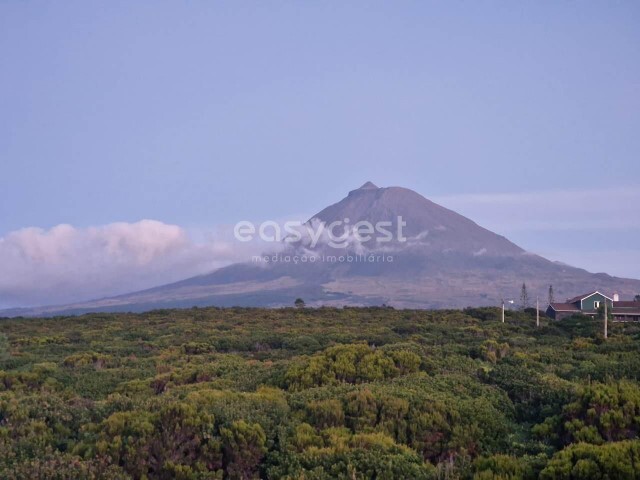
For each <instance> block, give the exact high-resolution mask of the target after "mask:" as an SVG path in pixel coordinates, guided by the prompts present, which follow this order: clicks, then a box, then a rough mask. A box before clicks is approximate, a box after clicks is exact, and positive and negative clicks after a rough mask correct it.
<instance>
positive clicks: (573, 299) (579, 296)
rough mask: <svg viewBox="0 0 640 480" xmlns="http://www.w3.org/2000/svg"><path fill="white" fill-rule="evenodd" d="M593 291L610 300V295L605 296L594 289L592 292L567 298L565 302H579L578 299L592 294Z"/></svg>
mask: <svg viewBox="0 0 640 480" xmlns="http://www.w3.org/2000/svg"><path fill="white" fill-rule="evenodd" d="M594 293H599V294H600V295H602V296H603V297H606V298H608V299H609V300H611V297H607V296H606V295H605V294H604V293H602V292H599V291H598V290H594V291H593V292H589V293H585V294H584V295H578V296H577V297H573V298H570V299H569V300H567V303H574V302H579V301H580V300H583V299H585V298H587V297H590V296H591V295H593V294H594Z"/></svg>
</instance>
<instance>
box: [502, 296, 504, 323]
mask: <svg viewBox="0 0 640 480" xmlns="http://www.w3.org/2000/svg"><path fill="white" fill-rule="evenodd" d="M502 323H504V298H503V299H502Z"/></svg>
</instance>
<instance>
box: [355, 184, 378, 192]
mask: <svg viewBox="0 0 640 480" xmlns="http://www.w3.org/2000/svg"><path fill="white" fill-rule="evenodd" d="M377 188H378V187H377V185H375V184H374V183H373V182H366V183H365V184H364V185H362V186H361V187H360V188H359V189H358V190H373V189H377Z"/></svg>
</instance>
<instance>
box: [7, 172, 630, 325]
mask: <svg viewBox="0 0 640 480" xmlns="http://www.w3.org/2000/svg"><path fill="white" fill-rule="evenodd" d="M333 222H336V224H337V225H338V228H336V232H337V235H338V236H339V235H340V233H344V234H345V237H344V238H347V239H349V243H348V245H346V247H345V248H337V247H335V246H332V245H331V243H330V242H329V243H328V242H327V241H326V238H324V239H323V240H322V241H321V242H319V243H318V244H317V245H311V244H310V243H309V241H308V238H306V237H305V238H303V239H302V240H300V241H298V242H294V243H292V244H290V245H288V246H287V247H286V248H285V249H284V250H283V251H282V252H281V255H280V258H284V257H286V256H290V257H293V256H298V257H300V258H301V257H303V256H306V257H308V258H310V257H311V256H314V257H316V258H318V259H319V260H318V261H316V262H306V263H302V262H298V263H293V262H286V261H277V262H271V263H252V262H247V263H241V264H234V265H230V266H227V267H224V268H221V269H219V270H216V271H214V272H212V273H210V274H207V275H201V276H197V277H193V278H188V279H185V280H182V281H180V282H176V283H173V284H169V285H163V286H159V287H155V288H152V289H148V290H144V291H141V292H135V293H131V294H127V295H121V296H118V297H113V298H107V299H102V300H96V301H90V302H83V303H77V304H73V305H66V306H57V307H42V308H37V309H21V310H12V311H8V312H7V311H5V312H4V313H3V312H0V314H3V315H21V314H22V315H52V314H60V313H80V312H88V311H143V310H148V309H151V308H168V307H190V306H194V305H198V306H205V305H220V306H232V305H244V306H281V305H291V304H292V302H293V300H294V299H295V298H296V297H303V298H304V299H305V300H306V301H307V303H308V304H311V305H380V304H382V303H386V304H389V305H394V306H398V307H411V308H426V307H433V308H436V307H437V308H442V307H464V306H469V305H496V304H498V303H499V302H500V299H501V298H511V299H517V298H518V297H519V293H520V287H521V285H522V283H523V282H526V284H527V285H528V288H529V293H530V296H531V298H532V299H534V302H535V297H536V296H540V298H541V303H544V300H546V292H547V289H548V286H549V285H550V284H552V285H553V286H554V290H555V292H556V298H558V299H562V298H564V297H569V296H573V295H575V294H577V293H580V292H583V291H589V290H593V289H599V290H601V291H605V292H610V293H613V292H614V291H615V292H617V293H619V294H620V295H621V297H622V298H629V297H632V296H633V295H634V294H636V293H638V292H640V281H639V280H632V279H622V278H616V277H611V276H609V275H606V274H592V273H589V272H587V271H585V270H582V269H578V268H574V267H570V266H567V265H564V264H559V263H554V262H551V261H549V260H547V259H545V258H542V257H540V256H537V255H533V254H530V253H528V252H526V251H524V250H523V249H522V248H520V247H519V246H517V245H515V244H514V243H512V242H510V241H509V240H507V239H506V238H504V237H502V236H500V235H497V234H495V233H493V232H491V231H489V230H487V229H485V228H483V227H481V226H479V225H477V224H476V223H474V222H473V221H471V220H470V219H468V218H465V217H463V216H462V215H459V214H457V213H456V212H453V211H451V210H448V209H446V208H444V207H442V206H440V205H437V204H435V203H433V202H431V201H429V200H427V199H426V198H424V197H423V196H421V195H419V194H418V193H416V192H414V191H412V190H409V189H406V188H401V187H389V188H378V187H377V186H375V185H373V184H372V183H371V182H367V183H365V184H364V185H363V186H362V187H360V188H358V189H356V190H353V191H351V192H349V194H348V195H347V196H346V197H345V198H344V199H342V200H341V201H339V202H337V203H335V204H333V205H331V206H329V207H327V208H325V209H323V210H322V211H320V212H319V213H318V214H316V215H314V216H313V217H312V218H311V219H309V221H308V222H307V223H306V225H305V227H307V228H309V229H311V230H313V229H314V228H319V226H320V225H322V226H326V225H330V224H332V223H333ZM358 222H368V223H369V224H372V225H377V224H378V223H379V222H387V224H388V225H389V226H388V227H387V229H388V230H389V231H390V232H392V233H393V235H392V238H391V239H390V241H388V242H384V241H383V240H382V239H381V238H380V236H379V235H372V236H371V238H369V239H358V238H356V237H354V231H353V229H354V228H355V226H356V225H357V224H358ZM402 222H404V223H406V224H405V225H403V228H402V229H401V235H400V230H399V229H398V225H399V224H401V223H402ZM345 229H346V230H345ZM349 229H351V230H349ZM374 233H377V232H376V231H375V229H374ZM338 243H339V242H338ZM341 257H345V258H344V261H340V258H341ZM349 258H352V261H348V259H349ZM371 258H373V259H374V260H376V261H369V260H370V259H371Z"/></svg>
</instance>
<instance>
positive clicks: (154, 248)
mask: <svg viewBox="0 0 640 480" xmlns="http://www.w3.org/2000/svg"><path fill="white" fill-rule="evenodd" d="M197 236H199V237H200V239H199V240H198V241H196V240H194V238H195V237H197ZM264 247H265V246H264V245H260V244H258V243H255V242H254V243H250V244H242V245H239V244H238V242H235V241H234V239H233V237H232V235H231V234H230V233H229V229H228V228H218V229H217V230H214V231H208V232H199V235H193V234H192V233H191V232H190V233H187V231H185V229H183V228H181V227H179V226H177V225H168V224H165V223H162V222H158V221H155V220H141V221H139V222H136V223H112V224H109V225H104V226H99V227H88V228H76V227H73V226H71V225H58V226H55V227H53V228H51V229H49V230H43V229H41V228H34V227H30V228H24V229H21V230H16V231H13V232H10V233H8V234H7V235H5V236H4V237H1V238H0V266H1V268H0V308H5V307H14V306H29V305H41V304H51V303H68V302H73V301H79V300H87V299H90V298H98V297H103V296H111V295H117V294H121V293H128V292H131V291H134V290H140V289H144V288H149V287H153V286H156V285H161V284H164V283H168V282H172V281H177V280H181V279H183V278H186V277H189V276H192V275H198V274H202V273H206V272H209V271H212V270H214V269H215V268H218V267H221V266H223V265H226V264H228V263H231V262H235V261H244V260H247V259H248V258H250V256H251V255H252V254H254V253H259V252H260V251H262V250H263V249H264Z"/></svg>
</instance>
